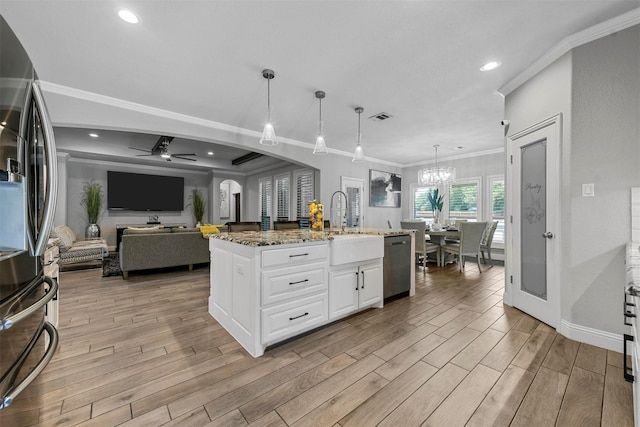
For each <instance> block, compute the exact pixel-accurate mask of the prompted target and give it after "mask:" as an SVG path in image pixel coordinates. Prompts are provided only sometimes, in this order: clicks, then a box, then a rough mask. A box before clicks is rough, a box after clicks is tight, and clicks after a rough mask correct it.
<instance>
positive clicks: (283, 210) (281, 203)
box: [276, 174, 291, 221]
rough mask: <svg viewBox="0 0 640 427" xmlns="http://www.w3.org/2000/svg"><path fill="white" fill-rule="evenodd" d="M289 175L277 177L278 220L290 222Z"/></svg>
mask: <svg viewBox="0 0 640 427" xmlns="http://www.w3.org/2000/svg"><path fill="white" fill-rule="evenodd" d="M290 194H291V193H290V186H289V174H286V175H280V176H276V219H277V220H278V221H288V220H289V205H290V203H289V197H290V196H289V195H290Z"/></svg>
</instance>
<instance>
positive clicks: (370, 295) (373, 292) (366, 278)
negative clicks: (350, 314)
mask: <svg viewBox="0 0 640 427" xmlns="http://www.w3.org/2000/svg"><path fill="white" fill-rule="evenodd" d="M382 278H383V275H382V265H381V264H380V263H376V264H370V265H363V266H360V289H359V290H358V298H359V307H367V306H370V305H373V304H376V303H379V302H380V301H382Z"/></svg>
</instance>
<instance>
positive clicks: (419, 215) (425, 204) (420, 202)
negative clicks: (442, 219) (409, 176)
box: [413, 187, 435, 219]
mask: <svg viewBox="0 0 640 427" xmlns="http://www.w3.org/2000/svg"><path fill="white" fill-rule="evenodd" d="M433 190H435V187H414V188H413V219H424V218H428V219H432V218H433V208H432V207H431V203H429V198H428V194H429V193H430V192H432V191H433Z"/></svg>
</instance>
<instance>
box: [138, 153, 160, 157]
mask: <svg viewBox="0 0 640 427" xmlns="http://www.w3.org/2000/svg"><path fill="white" fill-rule="evenodd" d="M146 156H155V154H136V157H146Z"/></svg>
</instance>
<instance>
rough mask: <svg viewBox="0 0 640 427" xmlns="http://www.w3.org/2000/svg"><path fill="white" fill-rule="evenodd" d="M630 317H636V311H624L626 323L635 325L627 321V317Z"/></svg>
mask: <svg viewBox="0 0 640 427" xmlns="http://www.w3.org/2000/svg"><path fill="white" fill-rule="evenodd" d="M629 317H631V318H634V317H636V315H635V314H634V313H632V312H630V311H625V312H624V324H625V325H627V326H633V324H632V323H629V322H627V318H629Z"/></svg>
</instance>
